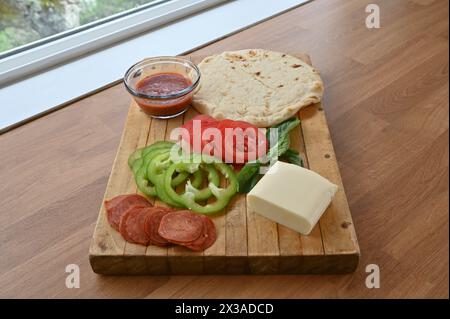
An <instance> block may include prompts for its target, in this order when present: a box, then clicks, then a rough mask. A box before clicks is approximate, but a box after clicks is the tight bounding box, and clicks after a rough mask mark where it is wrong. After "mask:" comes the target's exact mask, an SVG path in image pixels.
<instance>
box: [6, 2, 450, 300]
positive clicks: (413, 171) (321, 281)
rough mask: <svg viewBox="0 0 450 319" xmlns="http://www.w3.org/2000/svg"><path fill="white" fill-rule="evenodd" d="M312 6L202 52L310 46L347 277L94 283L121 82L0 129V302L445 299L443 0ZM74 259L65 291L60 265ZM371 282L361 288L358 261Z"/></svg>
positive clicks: (125, 100)
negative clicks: (355, 242)
mask: <svg viewBox="0 0 450 319" xmlns="http://www.w3.org/2000/svg"><path fill="white" fill-rule="evenodd" d="M376 2H377V3H378V4H379V5H380V8H381V28H380V29H371V30H369V29H366V28H365V24H364V21H365V17H366V15H367V14H366V13H365V6H366V4H367V3H369V2H368V1H363V0H354V1H342V0H316V1H313V2H311V3H309V4H306V5H304V6H301V7H298V8H296V9H294V10H291V11H289V12H287V13H285V14H283V15H280V16H278V17H275V18H273V19H270V20H268V21H266V22H263V23H261V24H258V25H256V26H254V27H251V28H249V29H247V30H245V31H242V32H239V33H237V34H235V35H233V36H230V37H227V38H225V39H223V40H221V41H218V42H216V43H213V44H211V45H209V46H207V47H205V48H202V49H201V50H199V51H198V52H199V53H201V54H209V53H215V52H220V51H223V50H229V49H241V48H267V49H273V50H278V51H285V52H306V53H309V54H310V55H311V57H312V59H313V63H314V65H315V66H317V68H318V69H319V70H320V71H321V73H322V75H323V79H324V82H325V86H326V93H325V100H324V103H323V104H324V108H325V111H326V114H327V117H328V121H329V126H330V130H331V135H332V138H333V142H334V147H335V150H336V156H337V159H338V160H339V165H340V168H341V173H342V178H343V182H344V186H345V189H346V192H347V195H348V199H349V203H350V207H351V210H352V214H353V220H354V223H355V227H356V231H357V234H358V239H359V244H360V246H361V254H362V255H361V261H360V265H359V267H358V269H357V270H356V272H355V273H354V274H350V275H339V276H338V275H333V276H331V275H330V276H201V277H199V276H178V277H177V276H173V277H169V276H162V277H117V276H116V277H106V276H105V277H104V276H98V275H96V274H94V273H93V272H92V271H91V268H90V265H89V261H88V248H89V243H90V240H91V236H92V232H93V229H94V224H95V221H96V218H97V213H98V209H99V205H100V204H101V199H102V196H103V193H104V191H105V186H106V181H107V178H108V175H109V173H110V169H111V165H112V162H113V160H114V156H115V153H116V150H117V146H118V143H119V139H120V136H121V133H122V128H123V126H124V120H125V117H126V114H127V110H128V106H129V96H128V95H127V93H126V92H125V89H124V88H123V87H122V85H117V86H114V87H112V88H109V89H107V90H104V91H102V92H100V93H97V94H95V95H92V96H90V97H88V98H85V99H83V100H80V101H78V102H76V103H73V104H72V105H70V106H68V107H66V108H64V109H61V110H59V111H56V112H54V113H51V114H49V115H47V116H44V117H42V118H40V119H37V120H34V121H32V122H30V123H28V124H26V125H24V126H21V127H19V128H16V129H14V130H12V131H10V132H7V133H5V134H3V135H2V136H0V150H1V152H0V180H1V184H0V194H1V196H0V243H1V244H0V245H1V246H0V256H1V257H0V287H1V288H0V297H34V298H36V297H41V298H48V297H63V298H66V297H68V298H72V297H75V298H76V297H100V298H101V297H146V298H155V297H156V298H166V297H172V298H187V297H193V298H202V297H210V298H224V297H229V298H236V297H237V298H239V297H247V298H253V297H256V298H310V297H319V298H321V297H331V298H335V297H368V298H376V297H388V298H390V297H434V298H436V297H446V298H448V296H449V295H448V288H449V287H448V279H449V278H448V272H449V268H448V265H449V259H448V258H449V240H448V235H449V229H448V226H449V224H448V213H449V206H448V199H449V198H448V197H449V188H448V172H449V170H448V168H449V166H448V159H449V147H448V139H449V131H448V126H449V125H448V124H449V122H448V121H449V118H448V113H449V104H448V98H449V91H448V90H449V87H448V53H449V52H448V51H449V50H448V45H449V41H448V2H447V1H446V0H409V1H408V0H395V1H388V0H385V1H376ZM68 264H77V265H79V266H80V273H81V287H80V288H79V289H67V288H66V286H65V279H66V275H67V274H66V273H65V267H66V265H68ZM368 264H377V265H379V267H380V271H381V287H380V288H379V289H367V288H366V286H365V279H366V276H367V273H366V272H365V269H366V265H368Z"/></svg>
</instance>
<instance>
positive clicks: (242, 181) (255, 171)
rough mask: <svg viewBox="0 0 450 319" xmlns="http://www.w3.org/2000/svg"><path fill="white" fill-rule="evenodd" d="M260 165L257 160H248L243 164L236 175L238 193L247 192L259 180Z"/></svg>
mask: <svg viewBox="0 0 450 319" xmlns="http://www.w3.org/2000/svg"><path fill="white" fill-rule="evenodd" d="M260 167H261V164H260V163H259V162H249V163H247V164H245V165H244V167H243V168H242V169H241V171H240V172H239V173H238V175H237V179H238V192H239V193H241V194H242V193H248V192H249V191H250V190H251V189H252V188H253V186H255V185H256V183H257V182H258V180H259V168H260ZM255 176H256V177H255Z"/></svg>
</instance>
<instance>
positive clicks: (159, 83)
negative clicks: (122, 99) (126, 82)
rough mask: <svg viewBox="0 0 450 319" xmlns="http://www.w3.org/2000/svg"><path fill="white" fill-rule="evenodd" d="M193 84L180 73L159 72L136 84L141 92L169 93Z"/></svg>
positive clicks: (151, 93)
mask: <svg viewBox="0 0 450 319" xmlns="http://www.w3.org/2000/svg"><path fill="white" fill-rule="evenodd" d="M191 85H192V82H191V81H190V80H189V79H187V78H185V77H184V76H183V75H181V74H178V73H158V74H153V75H150V76H147V77H146V78H144V79H142V80H140V81H139V82H138V83H137V85H136V90H137V91H138V92H139V93H141V94H148V95H169V94H173V93H177V92H180V91H182V90H184V89H185V88H187V87H189V86H191Z"/></svg>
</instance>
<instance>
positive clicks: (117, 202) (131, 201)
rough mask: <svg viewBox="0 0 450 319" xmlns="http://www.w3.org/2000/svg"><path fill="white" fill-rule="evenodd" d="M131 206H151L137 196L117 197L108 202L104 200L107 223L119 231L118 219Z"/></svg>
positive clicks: (143, 198) (141, 197)
mask: <svg viewBox="0 0 450 319" xmlns="http://www.w3.org/2000/svg"><path fill="white" fill-rule="evenodd" d="M132 206H148V207H151V206H152V204H150V202H149V201H148V200H147V199H146V198H145V197H143V196H141V195H138V194H128V195H119V196H116V197H114V198H111V199H110V200H105V208H106V214H107V216H108V222H109V224H110V225H111V226H112V227H113V228H114V229H115V230H117V231H119V223H120V218H121V217H122V215H123V214H124V213H125V212H126V211H127V210H128V209H129V208H130V207H132Z"/></svg>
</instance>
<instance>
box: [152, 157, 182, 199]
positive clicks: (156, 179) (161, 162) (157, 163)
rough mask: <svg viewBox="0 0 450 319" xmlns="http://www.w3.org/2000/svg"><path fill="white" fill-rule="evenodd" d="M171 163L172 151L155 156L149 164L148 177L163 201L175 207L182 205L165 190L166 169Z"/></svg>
mask: <svg viewBox="0 0 450 319" xmlns="http://www.w3.org/2000/svg"><path fill="white" fill-rule="evenodd" d="M170 164H171V161H170V153H162V154H159V155H156V156H154V157H153V158H152V160H151V161H150V163H149V164H148V166H147V177H148V179H149V180H150V181H151V182H152V183H153V185H155V191H156V195H157V196H158V197H159V198H160V199H161V200H162V201H163V202H165V203H166V204H169V205H171V206H174V207H182V206H181V205H180V204H179V203H178V202H177V201H174V200H172V198H171V197H170V196H169V195H167V193H166V191H165V187H164V170H165V169H166V168H167V167H168V166H170ZM171 182H172V181H171Z"/></svg>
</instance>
